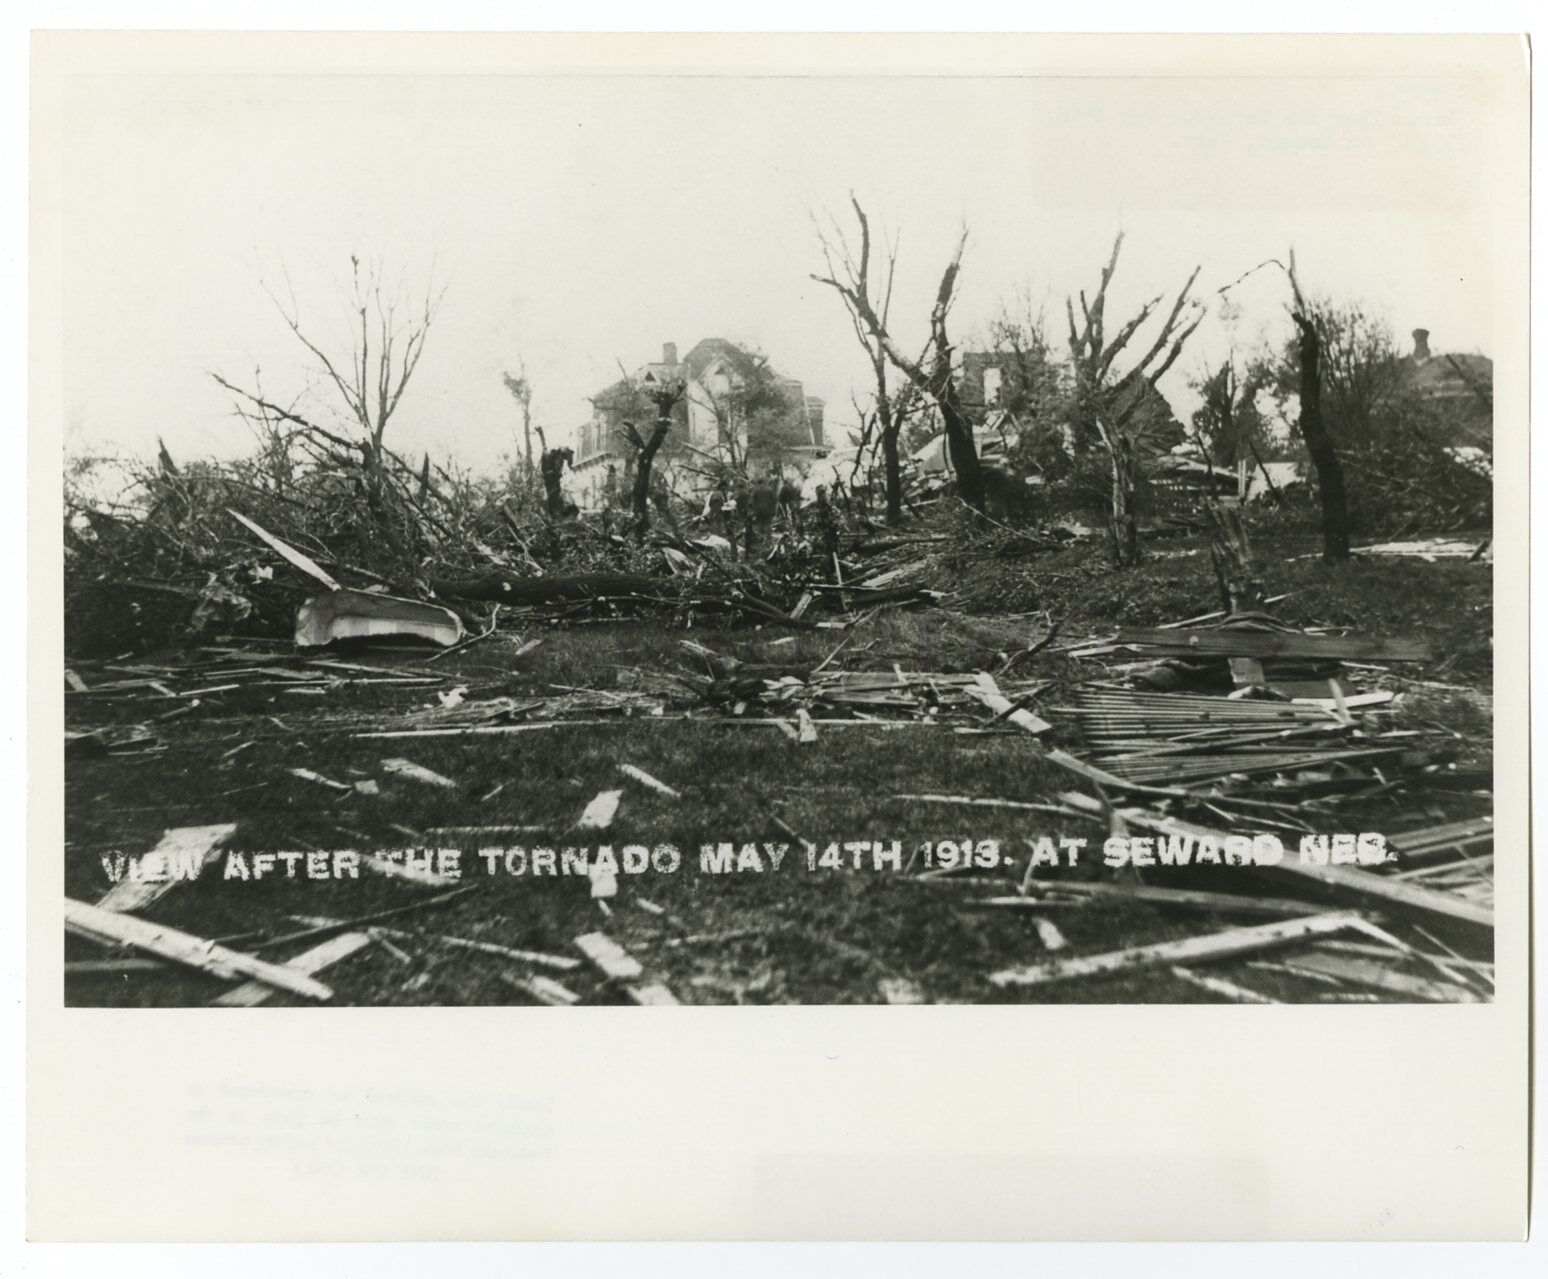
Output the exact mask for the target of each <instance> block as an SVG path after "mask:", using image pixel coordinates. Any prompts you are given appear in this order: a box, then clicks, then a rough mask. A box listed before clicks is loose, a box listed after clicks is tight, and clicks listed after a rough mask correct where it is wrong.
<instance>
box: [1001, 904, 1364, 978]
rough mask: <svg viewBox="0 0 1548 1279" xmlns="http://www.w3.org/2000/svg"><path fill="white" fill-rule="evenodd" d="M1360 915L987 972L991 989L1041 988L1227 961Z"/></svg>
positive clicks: (1338, 926) (1338, 928) (1330, 929)
mask: <svg viewBox="0 0 1548 1279" xmlns="http://www.w3.org/2000/svg"><path fill="white" fill-rule="evenodd" d="M1359 918H1360V917H1359V916H1358V915H1356V914H1354V913H1352V912H1349V911H1339V912H1335V913H1333V914H1328V915H1309V916H1306V917H1305V918H1302V919H1287V920H1280V921H1278V922H1275V923H1272V924H1257V925H1255V926H1253V927H1251V928H1232V929H1230V930H1228V931H1226V932H1223V933H1209V934H1206V935H1205V936H1202V937H1188V938H1185V939H1184V940H1182V941H1169V942H1158V943H1156V944H1155V945H1150V946H1131V947H1129V948H1127V949H1125V950H1114V951H1108V952H1107V953H1106V954H1101V955H1079V956H1076V957H1074V958H1072V959H1057V960H1047V961H1045V962H1043V963H1040V964H1028V965H1027V966H1026V967H1024V968H1005V969H1001V970H1000V971H999V972H997V973H990V974H989V981H990V982H991V983H992V984H993V985H995V986H1000V987H1004V986H1040V985H1046V984H1048V983H1050V982H1057V981H1069V980H1071V979H1073V978H1079V977H1111V976H1115V975H1120V974H1123V973H1129V972H1133V971H1135V970H1136V969H1141V968H1150V967H1154V966H1155V965H1157V964H1165V965H1167V966H1169V967H1170V966H1172V965H1178V964H1181V965H1186V964H1191V963H1198V962H1200V961H1203V960H1211V959H1226V958H1229V957H1230V956H1233V955H1246V954H1252V953H1254V952H1256V951H1260V950H1267V949H1268V948H1269V947H1272V946H1285V945H1289V944H1290V943H1292V942H1298V941H1304V940H1305V939H1306V938H1308V937H1321V936H1325V935H1327V934H1328V933H1336V932H1342V931H1343V930H1344V929H1346V928H1353V927H1354V926H1355V925H1356V924H1357V923H1358V922H1359Z"/></svg>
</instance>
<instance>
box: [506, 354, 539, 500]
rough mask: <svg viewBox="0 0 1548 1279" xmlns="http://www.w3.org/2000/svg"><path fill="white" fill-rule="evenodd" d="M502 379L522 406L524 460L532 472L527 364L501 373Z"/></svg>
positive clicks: (530, 400) (529, 390) (530, 407)
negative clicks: (511, 371) (513, 370)
mask: <svg viewBox="0 0 1548 1279" xmlns="http://www.w3.org/2000/svg"><path fill="white" fill-rule="evenodd" d="M501 381H503V382H504V383H505V389H506V390H507V391H509V392H510V393H511V394H512V395H513V396H514V397H515V398H516V403H517V404H518V405H519V406H520V407H521V439H522V448H523V450H524V451H523V460H524V461H525V464H526V468H527V474H528V475H531V474H532V382H531V380H530V379H529V378H528V377H527V366H526V364H525V363H523V364H522V365H521V366H520V367H519V368H518V370H517V372H516V373H515V374H514V375H512V374H510V373H504V374H501Z"/></svg>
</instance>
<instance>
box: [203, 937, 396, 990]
mask: <svg viewBox="0 0 1548 1279" xmlns="http://www.w3.org/2000/svg"><path fill="white" fill-rule="evenodd" d="M370 944H371V935H370V934H369V933H340V934H339V935H338V936H337V937H332V938H330V939H329V940H327V941H325V942H323V943H322V945H320V946H313V947H312V949H311V950H308V951H305V952H304V953H302V954H300V955H297V956H296V957H295V958H294V959H290V960H286V961H285V963H284V964H283V965H282V967H285V968H290V969H293V970H294V971H295V972H297V973H300V974H302V975H303V976H306V977H315V976H316V975H317V974H318V973H320V972H322V970H323V969H324V968H328V967H330V966H331V965H333V964H336V963H338V962H339V961H340V960H344V959H348V958H349V957H350V956H351V955H353V954H354V953H355V952H356V951H357V950H360V949H361V948H362V947H364V946H369V945H370ZM273 993H274V988H273V987H272V986H268V985H265V984H264V983H263V982H261V981H250V982H247V983H245V984H243V985H241V986H238V987H237V988H236V989H235V990H228V991H227V992H226V993H225V994H224V995H222V996H221V997H220V998H219V999H212V1000H211V1001H210V1007H212V1008H256V1007H257V1006H258V1005H259V1004H262V1003H265V1002H267V1000H268V998H269V996H270V995H272V994H273Z"/></svg>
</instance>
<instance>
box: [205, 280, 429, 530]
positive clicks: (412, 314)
mask: <svg viewBox="0 0 1548 1279" xmlns="http://www.w3.org/2000/svg"><path fill="white" fill-rule="evenodd" d="M349 261H350V287H349V291H348V293H347V295H346V302H347V308H348V314H349V317H350V326H349V333H350V338H349V341H348V345H347V347H346V349H344V350H342V351H340V350H337V349H335V350H334V351H333V352H332V353H331V354H330V353H329V351H328V349H326V348H325V346H324V344H323V342H322V341H321V340H320V339H319V338H318V337H316V336H314V332H315V331H308V329H306V328H303V326H302V321H301V310H300V306H299V304H298V303H297V301H296V299H295V294H294V292H293V291H289V290H287V295H288V296H287V298H286V299H283V300H282V299H281V298H280V297H279V296H278V295H277V294H276V293H275V292H274V290H273V289H270V288H269V287H268V286H267V285H265V286H264V289H265V292H267V293H268V295H269V298H270V300H271V301H273V303H274V306H275V308H276V309H277V310H278V311H279V313H280V317H281V319H282V320H283V321H284V323H285V327H286V328H288V329H289V330H290V332H291V333H292V334H293V335H294V336H295V338H296V340H297V341H298V342H299V343H300V344H301V345H302V346H303V347H304V348H305V349H306V351H307V353H308V355H309V356H310V357H311V359H312V361H313V363H314V368H313V370H312V372H313V373H314V374H315V375H317V376H318V377H319V378H320V380H321V382H322V383H323V385H324V386H325V387H326V388H327V389H328V390H329V391H331V392H332V394H331V396H330V397H329V399H328V400H327V401H325V402H324V403H322V404H320V405H319V406H318V409H317V410H313V409H311V408H308V409H307V411H306V412H302V411H301V400H300V399H298V400H296V401H294V402H292V403H291V404H289V405H288V406H287V405H282V404H279V403H277V402H276V401H274V400H271V399H269V398H268V397H267V396H266V395H265V394H264V393H263V391H262V389H261V386H260V385H259V384H258V383H257V382H256V380H255V383H254V387H253V388H252V389H249V388H246V387H241V386H237V385H236V384H235V383H233V382H230V381H228V380H227V379H226V378H225V377H223V376H222V375H221V374H219V373H211V375H210V376H211V377H212V378H214V380H215V381H216V382H217V383H218V384H219V385H220V386H221V387H223V388H224V389H225V390H227V391H228V392H230V393H231V395H232V396H233V397H235V399H236V403H237V408H238V412H240V413H241V414H242V415H243V416H244V417H245V418H246V419H247V420H248V421H250V422H255V423H260V424H262V425H263V427H264V429H269V428H270V427H272V424H273V423H274V422H276V421H278V422H286V423H289V424H290V425H291V426H294V427H295V428H296V432H295V435H294V436H293V437H292V438H294V439H296V440H298V441H301V442H303V443H304V444H306V445H307V446H308V447H309V448H310V449H311V450H312V451H313V453H314V455H315V456H317V457H318V458H319V460H323V461H327V462H332V463H334V464H336V465H340V466H342V467H344V468H345V469H346V470H349V471H354V472H357V473H358V474H359V475H360V477H361V481H362V484H361V487H362V489H363V492H364V495H365V499H366V503H367V505H368V507H369V509H370V511H371V513H372V515H373V516H374V517H375V518H376V519H377V521H378V523H379V524H380V525H381V527H382V530H383V532H384V534H386V535H387V536H388V537H389V539H393V538H395V534H394V533H393V532H392V530H391V528H390V525H389V522H388V521H387V520H386V518H385V517H386V515H387V504H388V502H389V501H390V495H391V492H392V478H391V476H390V474H389V469H388V463H389V462H393V463H396V464H398V465H399V467H400V468H401V469H403V470H408V469H409V468H408V467H407V466H405V465H404V464H403V463H402V461H401V459H398V458H397V457H396V456H395V455H393V454H392V453H391V451H390V450H389V449H388V448H387V445H386V443H385V437H386V434H387V426H388V423H389V422H391V420H392V417H393V415H394V414H395V413H396V412H397V410H398V406H399V405H400V404H401V403H402V401H403V394H404V392H405V391H406V390H407V389H408V384H409V381H410V379H412V378H413V376H414V372H415V370H416V369H417V368H418V367H419V361H420V358H421V357H422V356H423V355H424V351H425V343H426V341H427V340H428V338H429V335H430V328H431V325H432V324H433V322H434V320H435V313H436V309H437V307H438V306H439V304H440V300H441V297H442V295H443V293H444V290H436V289H435V288H434V287H433V286H432V287H431V288H429V289H427V290H426V292H425V294H424V296H423V298H422V299H418V300H416V301H414V302H413V303H412V304H411V303H409V302H408V301H407V300H406V299H405V298H404V296H403V293H402V290H401V289H399V288H392V287H389V286H388V285H387V283H386V282H385V281H384V279H383V276H382V270H381V267H380V266H379V265H377V266H367V267H366V268H365V269H364V270H362V264H361V261H360V259H359V258H358V257H357V256H354V255H351V256H350V259H349ZM323 414H327V424H326V425H325V424H324V422H323V420H322V417H323ZM395 549H401V548H398V547H395Z"/></svg>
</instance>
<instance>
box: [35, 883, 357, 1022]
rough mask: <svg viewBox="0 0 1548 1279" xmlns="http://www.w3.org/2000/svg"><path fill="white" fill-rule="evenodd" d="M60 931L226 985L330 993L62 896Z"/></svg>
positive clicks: (297, 976) (276, 968)
mask: <svg viewBox="0 0 1548 1279" xmlns="http://www.w3.org/2000/svg"><path fill="white" fill-rule="evenodd" d="M65 928H66V929H67V930H68V931H70V932H72V933H75V934H76V935H77V936H80V937H89V938H91V939H92V940H93V941H99V942H107V943H110V944H112V945H115V946H133V947H134V948H135V949H136V950H144V951H148V952H149V953H150V954H152V955H159V956H161V957H162V958H163V959H170V960H172V961H173V962H174V963H179V964H186V965H187V966H188V967H190V968H197V969H198V970H199V971H200V972H204V973H209V974H210V975H211V976H214V977H223V978H225V979H226V980H227V981H240V980H242V979H243V978H252V979H254V980H256V981H262V982H266V983H268V984H269V985H270V986H276V987H278V988H279V989H281V990H288V991H289V992H290V993H291V994H293V995H301V996H303V997H304V998H307V999H318V1000H327V999H332V998H333V992H332V991H331V990H329V989H328V988H327V987H326V986H324V985H323V984H322V983H321V982H320V981H314V980H313V979H312V978H310V977H308V976H306V975H305V974H302V973H296V972H292V971H291V970H289V969H287V968H286V967H284V966H283V965H281V964H271V963H269V962H267V961H266V960H262V959H257V958H255V957H253V956H252V955H244V954H243V953H241V952H240V951H235V950H228V949H227V948H226V947H224V946H217V945H216V944H215V943H214V942H210V941H205V940H204V939H203V938H200V937H195V936H193V935H191V934H189V933H185V932H180V931H179V930H178V929H176V928H168V927H167V926H166V925H164V924H150V923H146V921H145V920H143V919H136V918H135V917H134V916H133V915H120V914H118V913H116V912H114V911H111V910H102V909H100V908H99V907H96V906H90V905H87V903H85V902H78V901H72V900H71V899H70V898H68V897H67V898H65Z"/></svg>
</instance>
